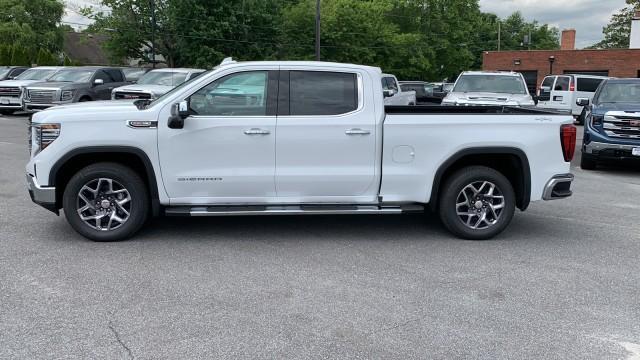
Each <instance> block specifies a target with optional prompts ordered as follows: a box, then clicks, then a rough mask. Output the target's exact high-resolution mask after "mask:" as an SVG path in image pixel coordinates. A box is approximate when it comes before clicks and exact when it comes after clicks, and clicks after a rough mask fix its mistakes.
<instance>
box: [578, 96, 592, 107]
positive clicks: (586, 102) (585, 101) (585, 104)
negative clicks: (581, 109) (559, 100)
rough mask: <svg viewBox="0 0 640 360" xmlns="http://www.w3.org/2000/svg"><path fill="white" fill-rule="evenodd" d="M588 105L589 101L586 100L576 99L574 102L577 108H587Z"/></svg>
mask: <svg viewBox="0 0 640 360" xmlns="http://www.w3.org/2000/svg"><path fill="white" fill-rule="evenodd" d="M590 103H591V101H590V100H589V99H588V98H578V100H576V105H578V106H589V104H590Z"/></svg>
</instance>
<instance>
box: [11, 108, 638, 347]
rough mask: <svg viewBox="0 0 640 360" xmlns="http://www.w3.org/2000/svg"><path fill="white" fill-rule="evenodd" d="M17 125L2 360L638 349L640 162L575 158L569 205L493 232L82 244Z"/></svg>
mask: <svg viewBox="0 0 640 360" xmlns="http://www.w3.org/2000/svg"><path fill="white" fill-rule="evenodd" d="M26 123H27V119H26V117H24V116H11V117H6V116H5V117H0V226H1V229H2V231H1V232H0V234H1V235H2V236H1V237H0V238H1V239H2V250H1V252H0V279H2V281H1V282H0V287H1V292H0V294H1V296H2V298H1V300H0V301H1V305H0V319H2V321H1V322H0V344H2V346H0V358H63V357H64V358H105V359H110V358H134V357H135V358H138V359H159V358H160V359H162V358H167V359H174V358H217V357H221V356H227V357H232V358H251V359H256V358H258V359H260V358H407V359H408V358H431V359H452V358H470V359H479V358H486V359H502V358H505V359H507V358H509V359H511V358H523V359H556V358H557V359H627V358H628V359H637V358H639V357H640V301H638V299H639V298H640V286H639V285H638V284H639V280H640V261H639V260H638V254H640V222H639V221H638V217H639V216H640V169H637V168H636V169H631V168H629V167H628V166H618V167H611V168H606V169H601V170H599V171H593V172H585V171H582V170H580V169H579V168H577V167H575V166H574V168H573V172H574V173H575V175H576V181H575V183H574V191H575V194H574V196H573V197H572V198H571V199H569V200H565V201H558V202H552V203H546V204H532V206H531V208H530V209H529V210H528V211H527V212H526V213H518V214H516V217H515V219H514V222H513V224H512V225H511V226H510V227H509V228H508V229H507V230H506V231H505V233H504V234H502V235H501V236H499V237H498V238H497V239H496V240H493V241H486V242H469V241H461V240H457V239H455V238H453V237H452V236H451V235H449V233H447V232H446V231H445V230H444V229H443V228H442V227H441V226H440V225H439V223H438V221H436V220H435V218H434V217H432V218H429V219H427V220H424V217H423V216H420V215H412V216H397V217H395V216H385V217H376V216H362V217H356V216H347V217H337V216H326V217H324V216H323V217H255V218H211V219H178V218H165V219H155V220H153V221H152V222H151V224H150V226H148V227H146V228H145V229H144V230H143V231H142V232H141V233H140V234H139V235H138V236H137V237H136V238H135V239H134V240H132V241H128V242H121V243H93V242H89V241H87V240H86V239H84V238H82V237H81V236H80V235H78V234H76V233H75V232H74V231H73V230H72V229H71V228H70V227H69V225H68V224H67V223H66V222H65V221H64V219H62V218H58V217H56V216H55V215H53V214H51V213H49V212H47V211H46V210H44V209H41V208H40V207H38V206H36V205H34V204H32V203H31V201H30V200H29V198H28V194H27V192H26V188H25V182H24V164H25V163H26V161H27V157H28V154H27V146H26V132H27V128H26ZM577 163H579V154H578V156H577V158H576V159H574V164H577ZM634 356H635V357H634Z"/></svg>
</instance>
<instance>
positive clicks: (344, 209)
mask: <svg viewBox="0 0 640 360" xmlns="http://www.w3.org/2000/svg"><path fill="white" fill-rule="evenodd" d="M423 211H424V206H423V205H414V204H410V205H397V206H378V205H251V206H194V207H188V206H179V207H170V208H167V209H166V210H165V215H167V216H198V217H199V216H256V215H358V214H360V215H375V214H403V213H415V212H423Z"/></svg>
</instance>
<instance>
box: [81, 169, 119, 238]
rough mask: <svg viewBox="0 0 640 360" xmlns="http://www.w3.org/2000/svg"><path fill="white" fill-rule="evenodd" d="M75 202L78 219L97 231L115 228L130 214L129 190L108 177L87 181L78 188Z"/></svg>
mask: <svg viewBox="0 0 640 360" xmlns="http://www.w3.org/2000/svg"><path fill="white" fill-rule="evenodd" d="M76 203H77V213H78V216H79V217H80V219H81V220H82V221H83V222H84V223H85V224H87V226H89V227H91V228H93V229H96V230H99V231H110V230H115V229H117V228H119V227H120V226H122V225H123V224H124V223H125V222H126V221H127V220H128V219H129V216H130V215H131V195H130V194H129V191H128V190H127V189H126V188H125V187H124V186H122V185H121V184H120V183H118V182H117V181H116V180H113V179H110V178H97V179H93V180H90V181H88V182H87V183H86V184H84V185H83V186H82V187H81V188H80V191H79V192H78V196H77V201H76Z"/></svg>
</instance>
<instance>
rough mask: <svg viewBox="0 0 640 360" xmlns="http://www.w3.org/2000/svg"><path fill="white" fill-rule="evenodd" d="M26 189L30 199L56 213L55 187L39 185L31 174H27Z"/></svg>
mask: <svg viewBox="0 0 640 360" xmlns="http://www.w3.org/2000/svg"><path fill="white" fill-rule="evenodd" d="M27 189H28V190H29V196H31V201H33V202H34V203H36V204H38V205H40V206H42V207H43V208H45V209H47V210H50V211H53V212H54V213H56V214H58V207H57V205H56V188H55V187H48V186H40V185H38V183H37V181H36V179H35V178H34V177H33V176H32V175H31V174H27Z"/></svg>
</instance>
